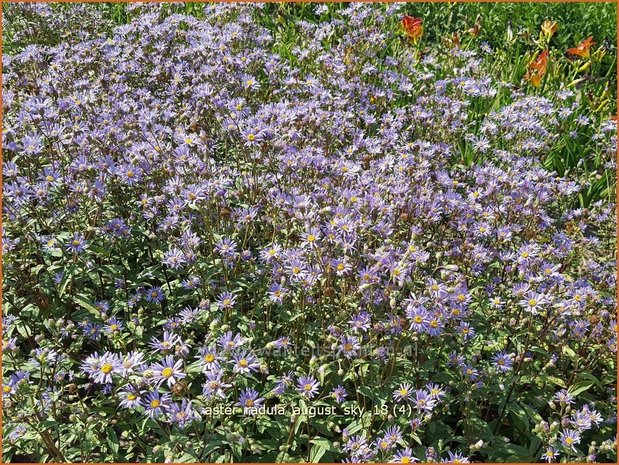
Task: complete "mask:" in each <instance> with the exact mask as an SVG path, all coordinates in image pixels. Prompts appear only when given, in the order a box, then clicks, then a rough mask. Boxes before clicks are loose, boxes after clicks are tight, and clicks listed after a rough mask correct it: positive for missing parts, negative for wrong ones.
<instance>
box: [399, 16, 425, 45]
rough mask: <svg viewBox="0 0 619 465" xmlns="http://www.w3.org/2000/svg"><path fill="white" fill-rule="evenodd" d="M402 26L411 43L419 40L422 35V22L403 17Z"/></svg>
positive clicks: (418, 19)
mask: <svg viewBox="0 0 619 465" xmlns="http://www.w3.org/2000/svg"><path fill="white" fill-rule="evenodd" d="M402 26H403V27H404V30H405V31H406V34H407V35H408V37H410V38H411V39H412V40H413V42H417V41H418V40H419V39H420V38H421V35H422V34H423V21H422V20H421V18H414V17H412V16H408V15H404V17H403V18H402Z"/></svg>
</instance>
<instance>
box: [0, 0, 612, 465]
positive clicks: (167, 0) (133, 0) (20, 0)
mask: <svg viewBox="0 0 619 465" xmlns="http://www.w3.org/2000/svg"><path fill="white" fill-rule="evenodd" d="M5 3H448V4H452V3H614V4H615V5H617V8H619V0H456V1H451V2H450V1H447V0H409V1H405V0H383V1H375V0H356V1H350V0H347V1H341V2H340V1H336V0H323V1H314V0H288V1H277V0H255V1H236V0H215V1H199V0H187V1H183V0H142V1H136V0H82V1H73V0H56V1H47V0H31V1H29V0H11V1H7V0H0V50H2V45H3V44H2V37H3V33H2V32H3V31H2V27H3V25H2V18H3V5H4V4H5ZM616 13H617V14H616V24H617V43H616V46H617V48H616V52H617V51H619V12H617V10H616ZM616 73H617V77H618V78H619V60H616ZM2 76H3V75H2V60H1V59H0V131H1V130H2V128H3V126H2V124H3V105H2V89H3V85H2ZM616 91H617V102H616V103H617V108H618V109H619V79H617V89H616ZM613 119H614V120H615V121H616V122H617V125H618V126H617V129H618V131H617V132H618V133H619V121H618V118H617V116H616V115H615V116H614V117H613ZM616 155H617V160H618V161H619V147H618V149H617V154H616ZM0 164H2V138H0ZM618 165H619V163H618ZM616 176H617V179H618V180H619V166H617V168H616ZM618 184H619V183H618ZM2 185H3V170H1V169H0V189H1V188H2ZM0 211H3V210H2V194H0ZM615 214H616V217H615V221H616V224H615V227H616V241H617V249H616V250H617V252H616V253H617V255H616V257H615V259H616V261H615V266H616V268H617V270H616V276H617V278H618V279H617V280H618V281H619V266H618V265H619V190H617V192H616V198H615ZM2 216H3V215H2V214H0V231H1V230H2ZM2 278H3V263H2V248H1V247H0V283H1V282H2ZM2 292H3V288H2V286H0V301H1V300H2ZM615 297H616V303H617V301H619V286H618V287H617V289H615ZM615 330H616V332H617V334H618V335H619V325H617V326H616V328H615ZM0 334H2V317H0ZM615 355H616V359H615V361H616V366H617V378H616V383H617V384H616V389H617V391H616V392H619V357H617V353H616V354H615ZM0 374H2V345H1V344H0ZM617 406H619V401H618V404H617ZM2 425H3V410H2V396H0V432H1V430H2ZM618 436H619V433H618ZM615 440H616V441H615V442H617V438H615ZM616 447H617V444H616ZM617 452H619V447H617ZM2 463H5V462H3V461H2V434H0V464H2ZM11 463H20V462H11ZM27 463H36V462H27ZM45 463H51V464H58V465H60V464H65V463H77V462H45ZM84 463H89V464H98V465H103V464H110V463H117V464H119V465H120V464H122V465H129V463H134V462H84ZM144 463H159V462H144ZM171 463H172V465H176V462H171ZM183 463H206V462H183ZM237 463H245V464H250V463H251V464H253V463H259V462H237ZM260 463H262V462H260ZM301 463H310V462H301ZM321 463H327V462H321ZM483 463H489V464H491V465H493V464H494V463H493V462H483ZM503 463H508V462H503ZM518 463H523V462H518ZM535 463H540V462H535ZM568 463H570V464H574V465H576V464H581V463H584V462H568ZM618 463H619V462H618ZM178 465H180V463H179V464H178ZM267 465H276V464H275V463H270V464H267ZM384 465H387V464H384ZM494 465H499V463H496V464H494ZM525 465H534V463H528V464H525Z"/></svg>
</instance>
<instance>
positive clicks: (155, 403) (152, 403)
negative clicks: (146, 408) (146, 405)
mask: <svg viewBox="0 0 619 465" xmlns="http://www.w3.org/2000/svg"><path fill="white" fill-rule="evenodd" d="M160 405H161V401H160V400H159V399H153V400H151V401H150V406H151V407H152V408H157V407H159V406H160Z"/></svg>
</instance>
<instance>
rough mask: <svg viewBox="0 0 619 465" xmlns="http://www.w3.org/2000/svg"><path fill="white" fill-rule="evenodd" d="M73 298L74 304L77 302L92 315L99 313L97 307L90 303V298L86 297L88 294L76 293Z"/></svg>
mask: <svg viewBox="0 0 619 465" xmlns="http://www.w3.org/2000/svg"><path fill="white" fill-rule="evenodd" d="M74 300H75V303H76V304H78V305H79V306H80V307H82V308H84V309H85V310H88V312H90V313H92V314H93V315H94V316H99V315H100V313H101V312H100V311H99V310H97V307H95V306H94V304H93V303H92V301H91V300H90V298H88V296H86V295H84V294H78V295H76V296H75V297H74Z"/></svg>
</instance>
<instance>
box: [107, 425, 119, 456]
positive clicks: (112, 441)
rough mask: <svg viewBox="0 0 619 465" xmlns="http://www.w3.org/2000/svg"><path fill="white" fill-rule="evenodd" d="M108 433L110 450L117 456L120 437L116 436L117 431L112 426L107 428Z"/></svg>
mask: <svg viewBox="0 0 619 465" xmlns="http://www.w3.org/2000/svg"><path fill="white" fill-rule="evenodd" d="M106 431H107V443H108V444H109V446H110V449H112V450H113V451H114V453H115V454H117V453H118V447H119V445H118V436H117V435H116V431H114V428H112V427H111V426H108V427H107V428H106Z"/></svg>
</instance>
